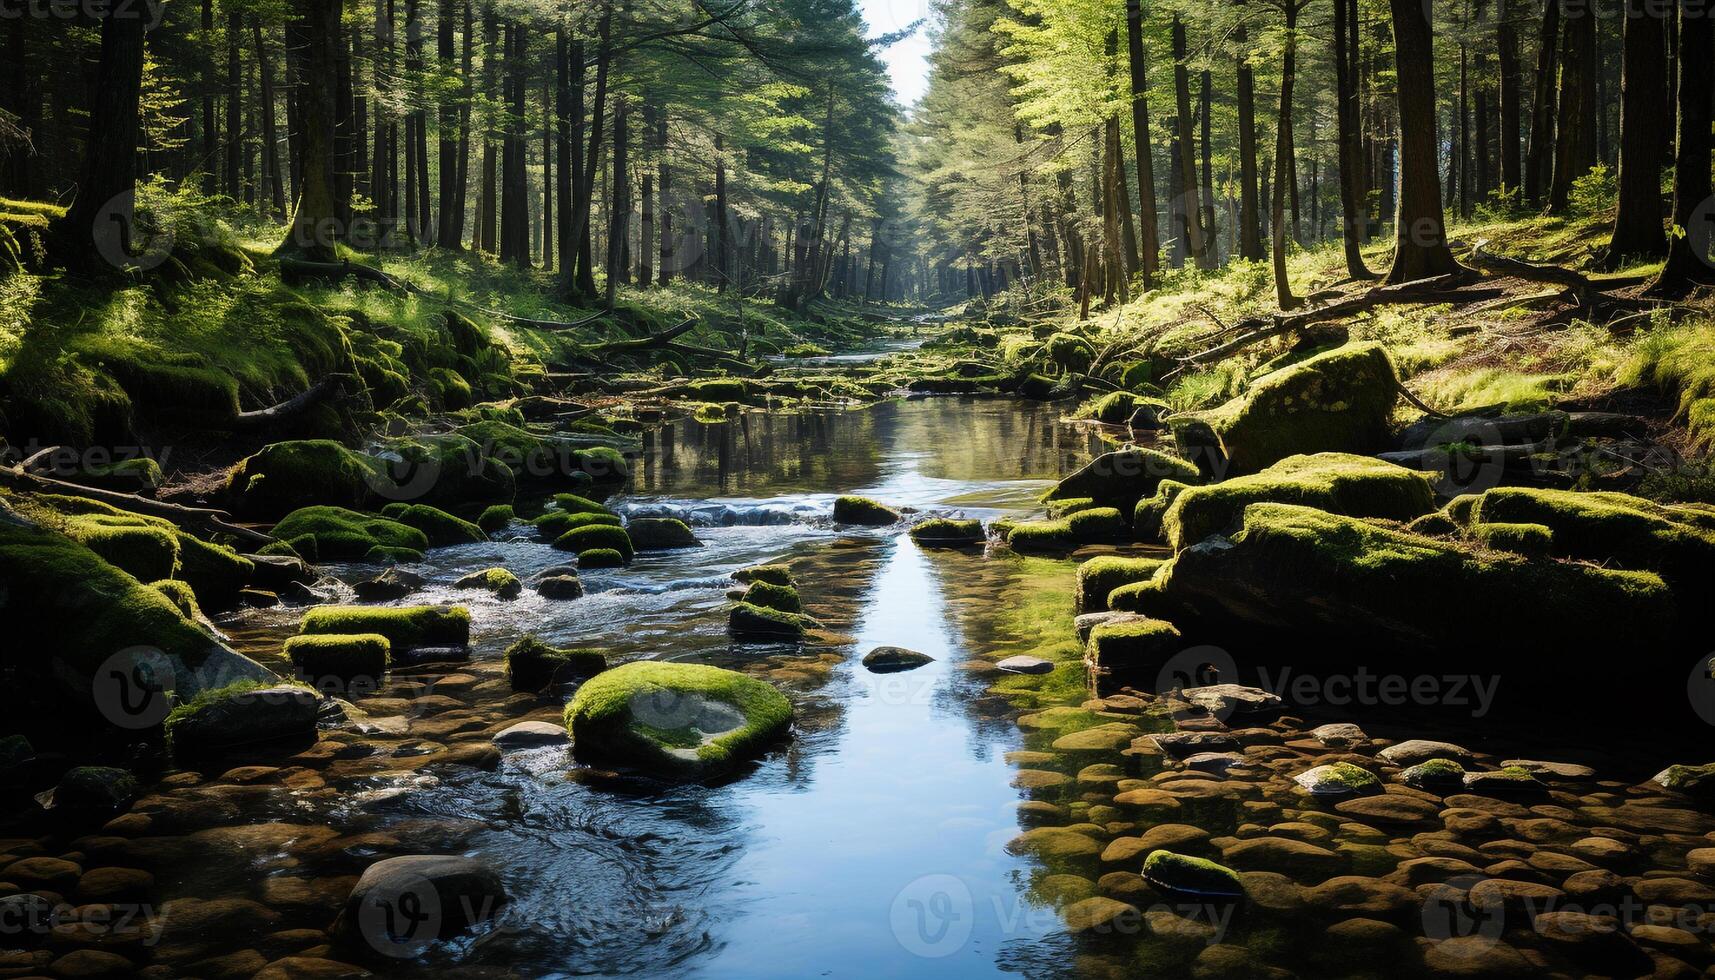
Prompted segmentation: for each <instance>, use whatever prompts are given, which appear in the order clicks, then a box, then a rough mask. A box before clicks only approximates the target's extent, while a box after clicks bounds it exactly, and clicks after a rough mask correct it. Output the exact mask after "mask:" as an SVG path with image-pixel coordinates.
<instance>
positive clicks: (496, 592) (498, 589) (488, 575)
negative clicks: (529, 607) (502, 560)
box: [453, 568, 524, 600]
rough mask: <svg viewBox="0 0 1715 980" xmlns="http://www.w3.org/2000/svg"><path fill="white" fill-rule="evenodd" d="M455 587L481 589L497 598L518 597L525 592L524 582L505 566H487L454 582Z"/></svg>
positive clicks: (508, 598) (509, 598)
mask: <svg viewBox="0 0 1715 980" xmlns="http://www.w3.org/2000/svg"><path fill="white" fill-rule="evenodd" d="M453 588H455V589H481V590H482V591H484V592H487V593H489V594H491V595H493V596H494V597H495V598H497V599H507V600H511V599H516V598H518V597H519V596H521V595H523V594H524V583H523V582H520V581H519V580H518V576H516V575H514V574H512V573H511V572H509V571H507V570H506V569H504V568H485V569H483V570H482V571H480V572H472V573H470V574H469V575H466V576H464V577H463V578H461V579H459V580H458V581H457V582H454V583H453Z"/></svg>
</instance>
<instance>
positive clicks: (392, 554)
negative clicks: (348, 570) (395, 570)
mask: <svg viewBox="0 0 1715 980" xmlns="http://www.w3.org/2000/svg"><path fill="white" fill-rule="evenodd" d="M422 560H423V553H422V552H421V551H417V550H416V549H414V548H395V547H393V546H391V545H385V544H378V545H376V546H375V547H373V548H371V549H369V550H368V551H366V552H364V553H363V557H362V558H361V559H359V561H361V562H363V563H364V564H366V565H415V564H418V563H420V562H421V561H422Z"/></svg>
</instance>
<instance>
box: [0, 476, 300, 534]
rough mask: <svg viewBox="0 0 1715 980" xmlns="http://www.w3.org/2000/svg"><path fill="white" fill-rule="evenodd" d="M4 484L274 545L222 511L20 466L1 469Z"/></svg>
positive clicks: (192, 529)
mask: <svg viewBox="0 0 1715 980" xmlns="http://www.w3.org/2000/svg"><path fill="white" fill-rule="evenodd" d="M0 484H3V485H5V486H9V487H12V488H14V489H18V490H27V491H30V492H33V493H48V494H60V495H61V496H66V497H79V498H82V499H84V500H96V501H100V502H101V503H104V504H111V505H112V506H114V507H119V508H121V509H123V510H128V511H132V512H134V513H138V514H143V515H145V516H147V517H159V518H162V519H164V520H167V521H170V522H172V524H173V525H174V526H176V527H178V528H180V529H182V530H185V531H188V532H193V533H199V534H201V535H202V536H204V537H208V536H211V535H215V534H230V535H232V536H233V537H236V538H241V539H243V540H245V541H248V542H250V543H252V544H255V545H265V544H272V543H273V542H274V538H273V537H271V536H269V535H267V534H263V533H262V532H261V531H258V530H256V529H255V528H249V527H245V526H244V525H242V524H238V523H235V522H234V521H233V518H232V515H231V514H228V513H227V512H225V511H222V510H209V509H206V508H202V507H185V506H183V505H181V504H170V503H167V502H166V501H162V500H150V499H149V498H148V497H140V496H138V495H136V494H134V493H124V492H122V491H119V490H101V489H98V488H96V487H86V486H83V485H81V484H77V483H67V482H66V481H64V480H56V479H53V478H52V477H46V476H38V475H36V474H34V473H25V472H24V471H23V470H22V469H20V468H18V467H16V466H0Z"/></svg>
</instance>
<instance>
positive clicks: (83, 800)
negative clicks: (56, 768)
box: [53, 766, 138, 818]
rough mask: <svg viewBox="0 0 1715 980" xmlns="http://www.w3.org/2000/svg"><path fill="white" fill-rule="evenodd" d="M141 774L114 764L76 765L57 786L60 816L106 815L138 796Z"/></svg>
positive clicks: (56, 807) (55, 807) (55, 801)
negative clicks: (119, 767) (139, 776)
mask: <svg viewBox="0 0 1715 980" xmlns="http://www.w3.org/2000/svg"><path fill="white" fill-rule="evenodd" d="M137 790H138V784H137V777H135V776H133V775H131V774H130V773H129V772H126V771H125V770H123V769H116V768H114V767H112V766H73V767H72V768H70V769H68V770H66V773H65V775H63V776H61V777H60V781H59V782H58V783H56V784H55V785H54V790H53V810H54V813H55V814H56V815H60V816H70V817H73V818H79V817H106V816H111V815H112V814H114V813H116V812H118V811H120V810H122V809H124V808H125V807H126V806H127V805H128V804H130V802H131V801H132V800H133V799H135V798H136V796H137Z"/></svg>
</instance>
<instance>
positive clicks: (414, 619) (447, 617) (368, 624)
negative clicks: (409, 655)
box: [299, 606, 470, 655]
mask: <svg viewBox="0 0 1715 980" xmlns="http://www.w3.org/2000/svg"><path fill="white" fill-rule="evenodd" d="M299 629H300V630H301V631H302V632H304V633H308V634H334V635H351V634H357V633H378V634H380V635H381V636H385V637H386V638H387V641H388V643H389V644H391V648H392V652H393V653H394V654H395V655H397V654H400V653H403V652H405V651H408V650H418V649H422V648H425V647H463V646H469V645H470V610H468V609H466V608H465V607H463V606H404V607H399V608H377V607H372V606H319V607H317V608H315V609H311V610H310V611H309V612H306V613H305V614H304V618H303V621H302V623H300V625H299Z"/></svg>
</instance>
